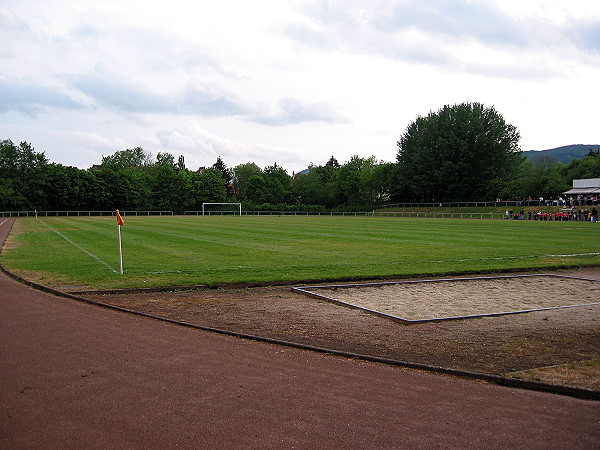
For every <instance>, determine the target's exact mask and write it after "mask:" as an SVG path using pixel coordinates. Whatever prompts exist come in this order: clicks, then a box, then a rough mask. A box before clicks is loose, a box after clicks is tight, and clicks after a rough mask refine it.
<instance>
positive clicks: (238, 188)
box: [233, 162, 262, 201]
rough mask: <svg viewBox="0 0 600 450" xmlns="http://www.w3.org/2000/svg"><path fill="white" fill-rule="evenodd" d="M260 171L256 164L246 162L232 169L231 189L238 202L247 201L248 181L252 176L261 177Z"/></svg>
mask: <svg viewBox="0 0 600 450" xmlns="http://www.w3.org/2000/svg"><path fill="white" fill-rule="evenodd" d="M261 174H262V170H261V169H260V167H258V166H257V165H256V164H254V163H251V162H248V163H246V164H239V165H237V166H235V167H234V168H233V187H234V192H235V195H236V197H237V199H238V200H239V201H245V200H248V194H247V191H248V180H249V178H250V177H251V176H252V175H261Z"/></svg>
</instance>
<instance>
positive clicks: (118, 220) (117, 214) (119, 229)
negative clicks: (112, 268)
mask: <svg viewBox="0 0 600 450" xmlns="http://www.w3.org/2000/svg"><path fill="white" fill-rule="evenodd" d="M115 215H116V216H117V233H118V235H119V273H120V274H121V275H123V249H122V247H121V227H122V226H123V218H122V217H121V214H120V213H119V210H118V209H117V211H116V214H115Z"/></svg>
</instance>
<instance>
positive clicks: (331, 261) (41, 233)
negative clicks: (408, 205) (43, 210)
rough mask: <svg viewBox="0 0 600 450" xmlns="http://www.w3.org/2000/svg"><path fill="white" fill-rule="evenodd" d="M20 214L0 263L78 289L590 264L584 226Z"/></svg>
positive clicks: (595, 244) (589, 231)
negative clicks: (121, 269)
mask: <svg viewBox="0 0 600 450" xmlns="http://www.w3.org/2000/svg"><path fill="white" fill-rule="evenodd" d="M122 245H123V262H124V264H123V265H124V274H123V275H120V274H119V256H118V241H117V224H116V221H115V219H114V217H91V218H88V217H85V218H84V217H53V218H50V217H44V218H40V219H35V218H20V219H18V220H17V221H16V222H15V225H14V227H13V231H12V234H11V237H10V238H9V240H8V241H7V244H6V245H5V248H4V250H3V252H2V254H1V255H0V263H2V264H3V265H4V266H5V267H7V268H8V269H9V270H12V271H15V272H16V273H18V274H21V275H23V276H25V277H26V278H29V279H33V280H35V281H38V282H41V283H42V284H47V285H53V286H62V287H65V286H71V287H80V288H82V289H88V288H92V289H109V288H126V287H155V286H181V285H204V284H206V285H213V284H221V283H255V282H278V281H304V280H307V281H308V280H310V281H317V280H338V279H348V278H355V279H360V278H363V279H364V278H370V277H388V276H389V277H392V276H408V275H418V274H427V275H447V274H457V273H465V272H479V271H501V270H508V269H541V268H544V267H557V266H577V265H587V264H600V225H598V224H592V223H590V222H533V221H513V220H476V219H475V220H471V219H462V220H461V219H409V218H394V217H339V216H337V217H335V216H334V217H330V216H241V217H240V216H205V217H202V216H200V217H199V216H162V217H157V216H150V217H133V216H127V217H125V225H124V226H123V227H122Z"/></svg>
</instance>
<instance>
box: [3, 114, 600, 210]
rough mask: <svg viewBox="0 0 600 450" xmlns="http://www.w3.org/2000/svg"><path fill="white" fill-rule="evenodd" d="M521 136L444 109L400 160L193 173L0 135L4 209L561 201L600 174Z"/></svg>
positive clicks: (160, 160)
mask: <svg viewBox="0 0 600 450" xmlns="http://www.w3.org/2000/svg"><path fill="white" fill-rule="evenodd" d="M519 138H520V136H519V133H518V131H517V130H516V128H515V127H514V126H512V125H510V124H508V123H506V122H505V121H504V119H503V117H502V116H501V114H500V113H498V112H497V111H496V110H495V109H494V108H493V107H492V108H486V107H484V106H483V105H481V104H478V103H462V104H459V105H453V106H444V107H443V108H441V109H440V110H438V111H436V112H431V113H430V114H429V115H428V116H426V117H417V119H416V120H415V121H413V122H412V123H411V124H410V125H409V126H408V127H407V129H406V130H405V132H404V133H403V134H402V135H401V136H400V139H399V140H398V142H397V146H398V154H397V160H396V162H394V163H391V162H383V161H378V160H377V159H376V158H375V157H373V156H372V157H369V158H361V157H359V156H353V157H352V158H350V160H349V161H347V162H345V163H343V164H340V163H339V162H338V161H337V160H336V158H335V157H333V156H332V157H331V158H330V159H329V160H328V161H327V162H325V163H324V164H323V165H315V164H311V165H310V166H309V168H308V169H307V170H305V171H303V172H302V173H300V174H292V175H290V174H289V173H288V172H287V171H286V170H285V169H284V168H282V167H281V166H279V165H278V164H277V163H274V164H273V165H270V166H267V167H264V168H260V167H259V166H257V165H256V164H254V163H252V162H248V163H245V164H240V165H238V166H235V167H233V168H229V167H227V166H226V164H225V163H224V162H223V160H222V159H221V157H218V158H217V160H216V162H215V163H214V164H213V165H212V166H210V167H204V168H200V169H199V170H190V169H188V168H187V167H186V165H185V160H184V157H183V156H179V157H178V158H177V159H175V157H174V155H172V154H170V153H167V152H160V153H158V154H157V155H156V157H155V158H153V157H152V155H151V154H150V153H149V152H147V151H145V150H144V149H142V148H140V147H136V148H133V149H125V150H120V151H116V152H115V153H114V154H112V155H109V156H105V157H103V158H102V161H101V163H100V164H98V165H94V166H93V167H92V168H89V169H85V170H84V169H79V168H76V167H70V166H64V165H62V164H57V163H53V162H50V161H48V159H47V158H46V157H45V155H44V153H43V152H36V151H35V150H34V148H33V147H32V146H31V144H29V143H27V142H21V143H20V144H18V145H17V144H15V143H13V142H12V141H11V140H9V139H6V140H2V141H0V210H2V211H11V210H12V211H14V210H34V209H36V210H46V211H57V210H58V211H64V210H92V211H94V210H112V209H116V208H119V209H122V210H144V211H156V210H169V211H174V212H176V213H181V212H183V211H186V210H200V209H201V206H202V203H204V202H241V203H242V207H243V208H244V209H245V210H275V211H286V210H303V211H326V210H345V211H361V210H362V211H364V210H371V209H374V208H377V207H378V206H381V205H383V204H386V203H399V202H417V201H418V202H437V201H440V202H442V201H443V202H448V201H491V200H494V199H497V198H501V199H504V200H516V199H519V198H528V197H532V198H538V197H544V198H555V197H557V196H559V195H560V194H561V193H562V192H564V191H566V190H568V189H569V188H570V187H571V184H572V180H573V179H580V178H598V177H600V152H598V151H590V153H589V154H588V156H586V157H585V158H583V159H575V160H573V161H571V162H570V163H569V164H566V165H565V164H562V163H556V162H554V161H552V160H541V161H538V162H536V163H533V162H531V161H530V160H527V159H526V158H524V157H523V156H522V152H521V150H520V148H519V143H518V141H519Z"/></svg>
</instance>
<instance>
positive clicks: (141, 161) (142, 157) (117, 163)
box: [102, 147, 152, 169]
mask: <svg viewBox="0 0 600 450" xmlns="http://www.w3.org/2000/svg"><path fill="white" fill-rule="evenodd" d="M150 165H152V154H150V153H148V152H146V151H145V150H144V149H143V148H141V147H135V148H131V149H129V148H128V149H126V150H120V151H117V152H115V153H113V154H112V155H109V156H103V157H102V166H112V167H115V168H121V169H123V168H125V167H138V168H140V167H146V166H150Z"/></svg>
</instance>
